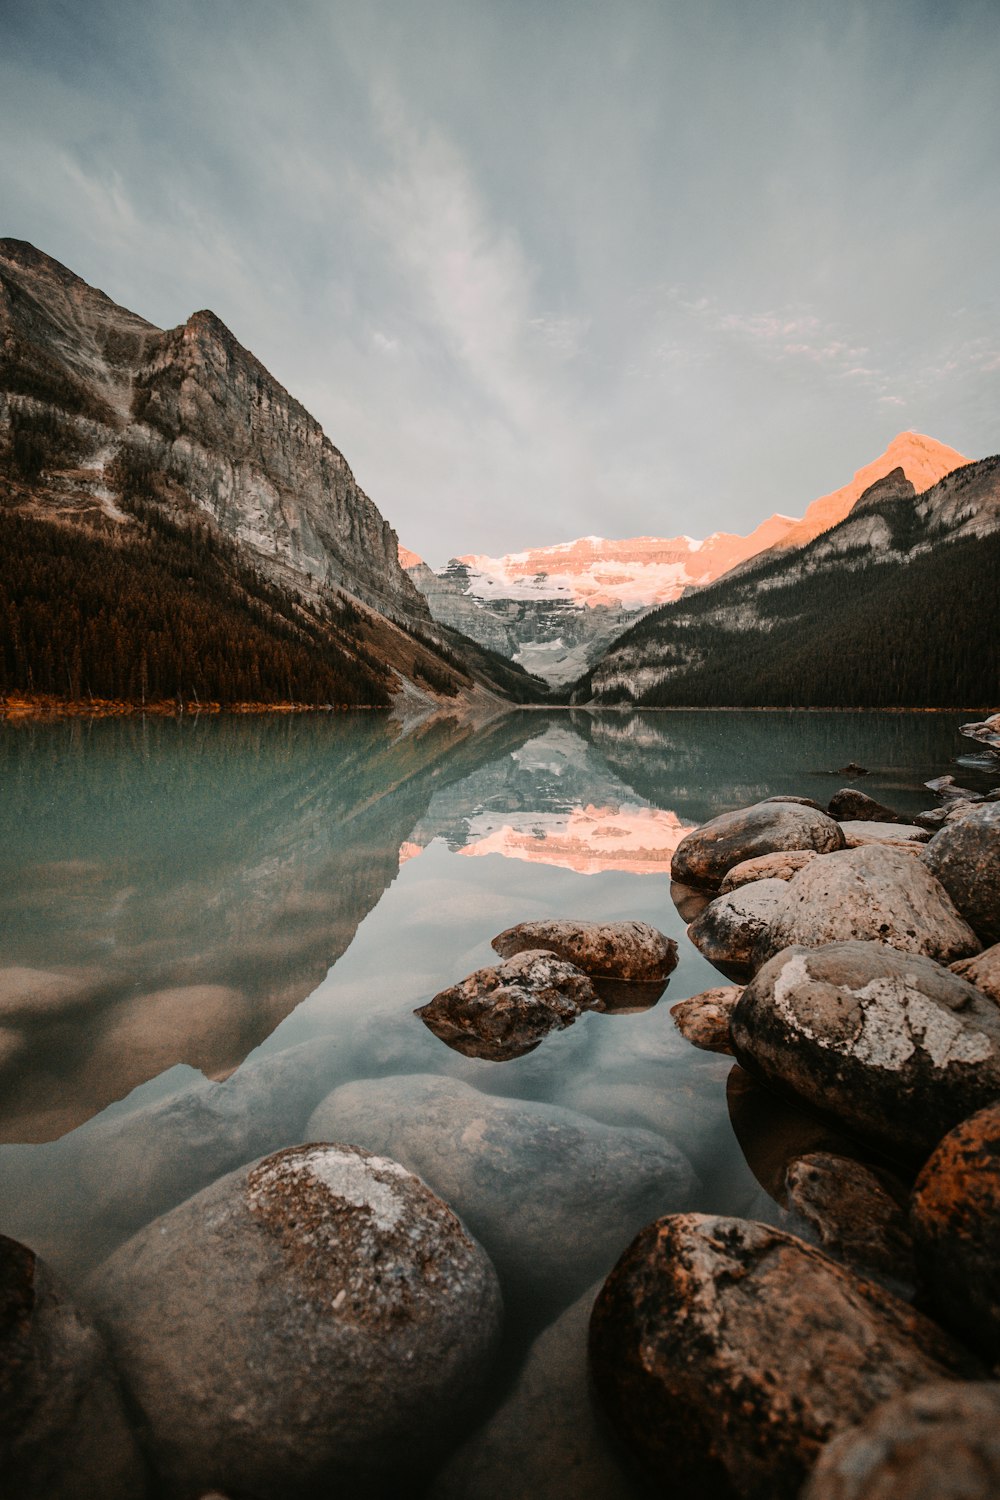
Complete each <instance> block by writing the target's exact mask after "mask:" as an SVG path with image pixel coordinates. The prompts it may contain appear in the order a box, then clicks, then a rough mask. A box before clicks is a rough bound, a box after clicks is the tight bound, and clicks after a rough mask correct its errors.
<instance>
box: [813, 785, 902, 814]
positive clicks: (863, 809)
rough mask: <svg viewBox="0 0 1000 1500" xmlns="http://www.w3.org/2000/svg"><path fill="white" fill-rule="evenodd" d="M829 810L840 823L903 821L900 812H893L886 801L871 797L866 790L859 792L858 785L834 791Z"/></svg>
mask: <svg viewBox="0 0 1000 1500" xmlns="http://www.w3.org/2000/svg"><path fill="white" fill-rule="evenodd" d="M829 812H830V816H831V818H836V819H837V821H838V822H840V823H853V822H855V821H857V822H861V823H899V822H901V821H902V819H901V818H900V816H899V814H898V813H896V812H893V810H892V808H891V807H886V805H885V803H884V802H876V800H875V798H874V797H869V796H868V794H867V793H866V792H859V791H858V789H857V788H856V787H853V786H843V787H841V789H840V791H839V792H834V794H833V796H832V797H831V798H830V807H829Z"/></svg>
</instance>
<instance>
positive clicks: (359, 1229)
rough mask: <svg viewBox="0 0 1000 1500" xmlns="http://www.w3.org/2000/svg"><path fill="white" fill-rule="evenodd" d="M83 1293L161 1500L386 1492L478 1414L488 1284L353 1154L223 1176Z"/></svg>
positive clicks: (477, 1257) (277, 1161) (297, 1154)
mask: <svg viewBox="0 0 1000 1500" xmlns="http://www.w3.org/2000/svg"><path fill="white" fill-rule="evenodd" d="M90 1291H91V1294H92V1296H93V1298H94V1301H95V1304H96V1307H97V1309H98V1313H99V1317H100V1320H101V1322H102V1323H103V1326H104V1327H105V1329H106V1331H107V1333H108V1336H109V1338H110V1339H111V1342H112V1345H113V1348H114V1351H115V1354H116V1356H117V1359H118V1361H119V1365H120V1368H121V1370H122V1372H123V1376H124V1378H125V1380H126V1382H127V1384H128V1387H129V1391H130V1394H131V1398H132V1400H133V1401H134V1402H135V1404H136V1405H137V1406H138V1407H139V1408H140V1410H141V1412H142V1414H143V1419H144V1422H145V1426H146V1431H147V1436H148V1441H149V1445H150V1447H151V1450H152V1451H153V1453H154V1454H155V1457H156V1460H157V1466H158V1470H159V1473H160V1476H161V1482H162V1486H163V1494H164V1496H165V1497H169V1500H175V1497H176V1500H189V1497H190V1496H191V1495H198V1494H200V1493H201V1492H202V1491H204V1490H209V1489H212V1488H216V1487H217V1488H221V1489H224V1490H227V1491H230V1490H231V1491H234V1492H236V1493H239V1494H244V1493H245V1494H248V1495H253V1496H255V1497H259V1500H296V1497H299V1496H302V1497H305V1496H313V1495H316V1494H317V1493H319V1492H320V1490H321V1488H323V1486H327V1485H328V1486H330V1487H331V1489H333V1490H336V1491H337V1492H343V1493H355V1494H360V1493H364V1494H381V1493H383V1492H384V1491H385V1492H391V1493H398V1486H399V1484H400V1482H401V1481H402V1477H403V1476H405V1477H406V1480H407V1482H408V1481H409V1480H410V1478H411V1476H412V1473H413V1471H414V1470H417V1472H419V1471H420V1470H421V1469H423V1468H424V1467H425V1466H426V1465H429V1464H430V1463H432V1462H433V1459H434V1457H435V1455H436V1454H437V1453H440V1452H441V1451H442V1449H444V1448H445V1447H446V1446H447V1444H448V1442H449V1440H450V1439H451V1436H452V1434H453V1432H454V1424H455V1423H456V1421H458V1420H460V1419H461V1416H462V1414H463V1413H468V1412H469V1411H470V1409H471V1408H472V1406H473V1404H474V1402H475V1399H476V1396H477V1393H478V1391H479V1389H480V1388H481V1386H482V1383H483V1379H484V1376H485V1374H486V1371H487V1369H488V1365H489V1360H490V1356H491V1353H492V1351H493V1348H494V1345H495V1342H496V1338H497V1335H498V1332H499V1326H500V1294H499V1289H498V1287H497V1282H496V1277H495V1275H494V1273H493V1268H492V1267H491V1265H490V1263H489V1261H488V1260H487V1259H486V1256H485V1254H484V1253H483V1251H482V1250H481V1248H480V1247H479V1245H477V1244H476V1242H475V1241H474V1240H473V1239H471V1238H470V1236H469V1235H468V1234H467V1233H466V1231H465V1230H464V1228H463V1227H462V1225H461V1224H460V1223H459V1221H458V1219H457V1218H456V1217H455V1215H454V1214H453V1213H452V1212H451V1210H450V1209H448V1208H447V1207H446V1206H445V1205H444V1204H443V1203H442V1202H441V1201H440V1200H439V1199H438V1198H436V1197H435V1196H434V1194H433V1193H432V1192H431V1191H430V1189H429V1188H427V1187H425V1185H424V1184H423V1183H422V1182H420V1181H419V1180H418V1179H417V1178H416V1177H414V1176H412V1175H411V1174H410V1173H409V1172H407V1171H406V1170H405V1168H403V1167H401V1166H399V1165H398V1163H396V1162H393V1161H389V1160H386V1159H385V1158H383V1157H377V1156H372V1155H370V1154H369V1153H367V1152H365V1151H361V1150H358V1149H357V1148H356V1147H354V1146H341V1145H308V1146H297V1147H292V1148H291V1149H289V1150H286V1151H281V1152H278V1153H277V1154H276V1155H274V1156H270V1157H266V1158H265V1159H263V1160H262V1161H259V1162H257V1163H255V1164H254V1165H252V1166H248V1167H243V1168H241V1169H240V1170H238V1171H236V1172H233V1173H230V1174H229V1175H228V1176H227V1177H223V1178H222V1179H221V1180H220V1181H219V1182H216V1183H213V1184H212V1186H211V1187H209V1188H206V1189H205V1190H204V1191H203V1192H201V1193H198V1194H197V1195H196V1196H195V1197H194V1198H190V1199H188V1201H187V1202H186V1203H183V1204H181V1205H180V1206H179V1207H178V1208H175V1209H174V1210H172V1212H171V1213H169V1214H167V1215H166V1216H165V1217H164V1218H162V1219H159V1220H157V1221H156V1222H155V1223H153V1224H150V1225H148V1226H147V1228H146V1229H144V1230H142V1231H141V1232H140V1233H139V1234H138V1235H136V1236H135V1237H134V1238H133V1239H131V1240H129V1242H128V1243H127V1244H125V1245H123V1246H122V1247H121V1249H120V1250H118V1251H117V1252H116V1253H115V1254H114V1255H113V1256H112V1257H111V1258H110V1260H108V1261H106V1262H105V1264H104V1265H103V1266H102V1267H100V1269H99V1270H98V1272H97V1273H96V1274H95V1276H94V1277H93V1278H92V1280H91V1283H90ZM390 1484H391V1486H392V1489H391V1491H388V1490H387V1489H386V1487H387V1486H389V1485H390ZM324 1493H325V1490H324Z"/></svg>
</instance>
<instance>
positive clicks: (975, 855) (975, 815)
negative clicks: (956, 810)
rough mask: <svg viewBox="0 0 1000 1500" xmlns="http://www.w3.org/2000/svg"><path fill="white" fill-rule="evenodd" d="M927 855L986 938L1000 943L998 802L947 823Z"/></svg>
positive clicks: (971, 922)
mask: <svg viewBox="0 0 1000 1500" xmlns="http://www.w3.org/2000/svg"><path fill="white" fill-rule="evenodd" d="M923 857H924V862H925V864H926V865H927V868H928V869H929V870H930V871H931V873H932V874H933V875H935V876H936V877H937V879H938V880H939V881H940V882H941V884H942V885H943V886H944V888H945V890H946V891H947V892H948V895H949V896H950V897H951V899H952V901H954V903H955V905H956V907H957V908H958V910H959V911H960V912H961V913H962V916H963V917H964V918H965V920H966V921H967V922H968V923H969V925H970V926H971V927H973V928H975V930H976V932H977V933H978V934H979V936H980V937H981V938H982V939H983V941H984V942H985V943H996V942H1000V802H988V803H985V804H984V805H983V806H981V807H973V808H970V809H969V811H968V812H967V813H966V814H965V816H964V817H961V818H955V819H953V820H951V821H949V822H948V823H946V824H945V826H944V827H943V828H942V829H941V830H940V831H939V832H938V833H936V834H935V835H934V837H933V838H932V839H931V841H930V843H929V844H928V845H927V847H926V849H925V850H924V855H923ZM955 956H956V957H959V956H960V955H958V954H956V955H955Z"/></svg>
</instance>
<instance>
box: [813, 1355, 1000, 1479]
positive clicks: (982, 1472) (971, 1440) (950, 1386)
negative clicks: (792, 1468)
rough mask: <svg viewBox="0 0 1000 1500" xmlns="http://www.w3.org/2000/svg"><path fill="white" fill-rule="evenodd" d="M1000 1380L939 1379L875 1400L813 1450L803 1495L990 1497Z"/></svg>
mask: <svg viewBox="0 0 1000 1500" xmlns="http://www.w3.org/2000/svg"><path fill="white" fill-rule="evenodd" d="M997 1495H1000V1384H997V1383H996V1382H994V1381H975V1382H967V1381H952V1380H949V1381H943V1382H940V1381H939V1382H935V1383H934V1384H933V1385H925V1386H919V1387H918V1388H917V1389H916V1390H913V1391H908V1392H907V1393H906V1395H904V1396H896V1397H894V1398H893V1399H892V1400H890V1401H886V1402H884V1403H883V1405H881V1406H877V1407H876V1408H875V1410H874V1411H873V1412H872V1413H871V1415H870V1416H869V1417H868V1418H867V1419H866V1420H865V1421H864V1422H862V1423H861V1424H860V1426H858V1427H852V1428H850V1429H849V1430H848V1431H847V1432H842V1433H841V1434H840V1436H839V1437H836V1438H834V1440H833V1442H832V1443H829V1444H828V1445H827V1447H826V1448H824V1449H823V1452H822V1453H821V1454H820V1456H819V1461H818V1462H817V1464H816V1467H815V1469H814V1470H813V1473H812V1477H811V1478H810V1480H809V1483H808V1484H807V1486H806V1488H805V1489H804V1490H803V1492H802V1500H995V1497H996V1496H997Z"/></svg>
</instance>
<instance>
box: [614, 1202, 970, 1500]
mask: <svg viewBox="0 0 1000 1500" xmlns="http://www.w3.org/2000/svg"><path fill="white" fill-rule="evenodd" d="M590 1359H591V1369H592V1372H593V1378H594V1386H595V1390H596V1393H597V1396H598V1399H599V1401H600V1403H601V1405H602V1407H603V1409H604V1411H605V1413H606V1415H607V1416H608V1418H609V1420H610V1422H611V1424H612V1426H613V1427H614V1429H615V1430H616V1431H617V1432H618V1434H619V1436H620V1437H621V1439H622V1440H623V1442H624V1443H625V1444H626V1446H627V1447H628V1448H629V1450H630V1451H631V1452H632V1453H633V1454H634V1455H635V1457H636V1458H637V1459H638V1460H640V1461H641V1462H642V1463H643V1464H644V1466H645V1468H646V1469H647V1471H648V1472H649V1473H650V1474H651V1476H652V1478H653V1479H654V1481H655V1483H656V1485H657V1491H656V1492H657V1493H662V1494H669V1495H672V1496H678V1497H685V1500H687V1497H691V1500H695V1497H698V1496H718V1497H720V1500H721V1497H725V1500H794V1497H795V1496H797V1495H798V1493H799V1490H800V1488H801V1486H802V1483H803V1480H804V1479H805V1478H806V1476H807V1474H808V1473H809V1470H810V1469H811V1468H812V1466H813V1464H814V1463H815V1461H816V1459H817V1457H818V1456H819V1452H820V1450H821V1448H822V1446H823V1444H824V1443H825V1442H826V1441H827V1440H828V1439H829V1438H830V1437H831V1436H833V1435H834V1434H836V1433H837V1432H840V1431H844V1430H846V1429H847V1428H849V1427H852V1426H854V1425H855V1424H856V1423H858V1422H859V1421H861V1420H863V1418H864V1417H865V1416H867V1414H868V1412H870V1411H871V1410H872V1409H873V1408H874V1407H875V1406H877V1405H878V1404H879V1403H880V1402H882V1401H884V1400H887V1399H888V1398H889V1397H891V1396H895V1395H899V1394H902V1393H903V1392H905V1391H908V1390H911V1389H913V1387H915V1386H918V1385H923V1384H926V1383H927V1382H928V1381H931V1380H940V1379H946V1378H948V1377H949V1376H951V1377H954V1376H963V1375H967V1376H970V1377H972V1376H975V1375H976V1374H978V1373H979V1370H978V1368H977V1366H976V1364H975V1362H974V1361H973V1360H972V1359H971V1358H970V1357H969V1356H968V1355H967V1354H966V1352H965V1351H964V1350H963V1349H962V1348H961V1347H960V1346H958V1345H957V1344H955V1343H954V1342H953V1341H952V1340H951V1339H949V1338H948V1336H947V1335H945V1334H944V1333H942V1332H941V1330H940V1329H938V1328H936V1327H935V1325H934V1324H933V1323H931V1322H930V1320H929V1319H928V1318H925V1317H923V1316H922V1315H921V1314H919V1313H917V1312H915V1311H914V1310H913V1308H911V1307H909V1306H907V1304H906V1303H904V1302H900V1301H899V1300H898V1299H897V1298H895V1297H893V1296H892V1295H891V1294H890V1293H888V1292H886V1291H884V1290H883V1289H882V1288H881V1287H879V1286H876V1285H875V1283H874V1282H871V1281H867V1280H865V1279H863V1278H861V1277H857V1276H855V1275H854V1274H853V1273H852V1272H850V1271H849V1270H847V1269H846V1268H845V1267H843V1266H839V1265H837V1264H836V1263H835V1262H834V1261H832V1260H830V1259H829V1258H828V1257H827V1256H825V1255H823V1254H821V1253H820V1252H819V1251H818V1250H815V1249H813V1248H812V1247H811V1246H808V1245H805V1244H803V1243H802V1241H801V1240H798V1239H796V1238H795V1237H794V1236H792V1235H789V1234H786V1233H783V1232H782V1231H781V1230H778V1229H773V1228H769V1227H767V1226H765V1225H763V1224H755V1223H750V1222H748V1221H746V1220H742V1219H731V1218H716V1217H714V1216H709V1215H705V1214H682V1215H678V1216H674V1217H670V1218H664V1219H660V1220H658V1221H657V1222H656V1223H654V1224H650V1225H648V1226H647V1228H645V1229H644V1230H643V1231H642V1233H641V1234H640V1235H638V1237H637V1238H636V1239H635V1240H634V1241H633V1243H632V1244H631V1245H630V1246H629V1248H628V1250H627V1251H626V1252H625V1254H624V1255H623V1256H622V1257H621V1259H620V1260H619V1261H618V1264H617V1265H616V1266H615V1268H614V1270H613V1271H612V1273H611V1275H610V1276H609V1277H608V1279H607V1281H606V1282H605V1284H604V1287H603V1289H602V1291H601V1293H600V1295H599V1297H598V1299H597V1303H596V1305H595V1307H594V1311H593V1314H592V1317H591V1324H590Z"/></svg>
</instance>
